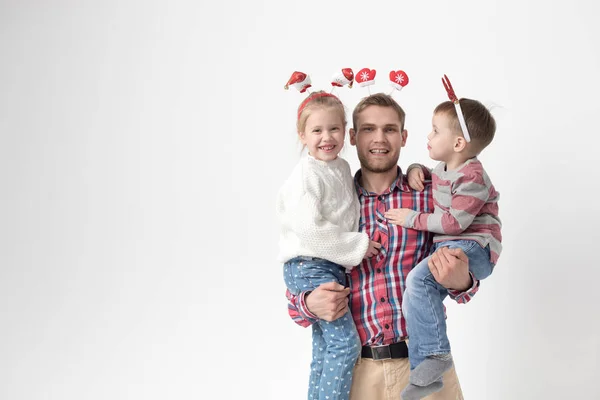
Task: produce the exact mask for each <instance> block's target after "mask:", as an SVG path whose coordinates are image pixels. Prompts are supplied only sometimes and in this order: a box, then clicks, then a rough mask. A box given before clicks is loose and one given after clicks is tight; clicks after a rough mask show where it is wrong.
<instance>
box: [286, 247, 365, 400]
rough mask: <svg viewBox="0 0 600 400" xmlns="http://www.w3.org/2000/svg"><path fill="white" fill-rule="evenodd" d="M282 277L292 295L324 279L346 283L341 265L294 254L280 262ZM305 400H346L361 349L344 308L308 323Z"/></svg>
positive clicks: (323, 281) (350, 317)
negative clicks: (309, 349) (335, 314)
mask: <svg viewBox="0 0 600 400" xmlns="http://www.w3.org/2000/svg"><path fill="white" fill-rule="evenodd" d="M283 277H284V279H285V283H286V285H287V287H288V289H289V290H290V292H291V293H292V294H295V295H297V294H299V293H301V292H304V291H307V290H314V289H316V288H317V287H318V286H319V285H321V284H323V283H326V282H337V283H339V284H341V285H344V286H346V271H345V269H344V267H342V266H340V265H338V264H334V263H332V262H330V261H327V260H323V259H320V258H315V257H296V258H294V259H292V260H290V261H288V262H286V263H285V264H284V268H283ZM312 341H313V343H312V345H313V349H312V361H311V364H310V379H309V381H308V382H309V383H308V399H309V400H316V399H320V400H325V399H329V400H337V399H343V400H347V399H348V397H349V395H350V385H351V384H352V369H353V368H354V364H355V363H356V360H357V359H358V355H359V354H360V350H361V343H360V338H359V336H358V332H357V331H356V326H355V325H354V321H353V320H352V315H350V311H348V312H347V313H346V314H345V315H344V316H342V317H341V318H338V319H336V320H335V321H332V322H327V321H323V320H319V321H318V322H317V323H314V324H313V325H312Z"/></svg>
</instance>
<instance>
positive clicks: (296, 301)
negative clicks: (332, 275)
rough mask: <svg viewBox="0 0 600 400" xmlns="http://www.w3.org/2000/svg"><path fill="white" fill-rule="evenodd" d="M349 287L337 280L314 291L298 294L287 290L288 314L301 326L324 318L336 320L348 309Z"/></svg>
mask: <svg viewBox="0 0 600 400" xmlns="http://www.w3.org/2000/svg"><path fill="white" fill-rule="evenodd" d="M349 293H350V289H349V288H344V286H342V285H340V284H339V283H336V282H328V283H324V284H322V285H320V286H319V287H318V288H316V289H315V290H313V291H309V292H302V293H300V294H298V295H297V296H294V295H293V294H291V293H290V291H289V290H287V291H286V296H287V298H288V314H289V315H290V317H291V318H292V320H294V322H296V323H297V324H298V325H300V326H304V327H306V326H310V325H312V324H313V323H315V322H316V321H317V319H322V320H325V321H334V320H336V319H338V318H340V317H341V316H342V315H344V314H346V312H347V311H348V294H349Z"/></svg>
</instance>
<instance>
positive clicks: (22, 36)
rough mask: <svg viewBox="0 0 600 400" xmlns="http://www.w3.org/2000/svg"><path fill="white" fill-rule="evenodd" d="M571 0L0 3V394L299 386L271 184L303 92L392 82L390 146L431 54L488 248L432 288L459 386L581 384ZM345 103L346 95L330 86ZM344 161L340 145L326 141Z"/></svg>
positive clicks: (589, 150)
mask: <svg viewBox="0 0 600 400" xmlns="http://www.w3.org/2000/svg"><path fill="white" fill-rule="evenodd" d="M597 7H598V6H597V4H596V3H595V2H593V1H591V0H590V1H584V0H575V1H561V2H556V3H549V2H544V1H529V2H528V1H512V0H506V1H498V2H490V1H486V2H482V1H475V0H471V1H434V2H426V1H422V2H417V1H412V2H398V1H388V2H374V3H369V2H358V1H347V2H339V3H333V2H328V1H327V2H326V1H314V2H313V1H305V2H282V1H274V0H271V1H263V2H243V1H240V0H238V1H235V2H214V3H210V4H209V3H208V2H197V1H189V2H182V1H168V2H167V1H164V2H158V1H132V0H120V1H115V0H111V1H96V2H92V1H52V2H50V1H16V0H14V1H6V0H5V1H1V2H0V55H1V62H0V185H1V186H0V190H1V192H0V193H1V196H0V217H1V218H0V399H3V400H18V399H27V400H29V399H32V400H33V399H36V400H37V399H44V400H45V399H52V400H75V399H78V400H79V399H86V400H87V399H90V400H91V399H94V400H95V399H136V400H137V399H145V400H149V399H176V398H177V399H209V398H210V399H239V398H261V399H304V398H305V388H306V381H307V373H308V363H309V358H310V331H309V330H308V329H302V328H300V327H298V326H296V325H295V324H293V323H292V322H291V320H289V318H288V316H287V311H286V300H285V297H284V291H285V287H284V284H283V279H282V276H281V266H280V265H279V263H278V262H277V261H276V260H275V256H276V253H277V238H278V232H277V221H276V219H275V215H274V199H275V195H276V192H277V190H278V187H279V185H280V184H281V183H282V182H283V180H284V179H285V177H286V176H287V175H288V173H289V172H290V170H291V168H292V167H293V165H294V164H295V163H296V161H297V159H298V157H299V152H300V147H299V146H298V143H297V140H296V137H295V131H294V128H295V126H294V124H295V112H296V108H297V106H298V104H299V103H300V102H301V101H302V99H303V98H304V95H301V94H299V93H298V92H297V91H296V90H294V89H293V90H290V91H285V90H283V86H284V84H285V83H286V81H287V79H288V78H289V76H290V74H291V73H292V72H293V71H294V70H298V71H304V72H307V73H309V74H310V75H311V77H312V80H313V83H314V87H315V88H316V89H319V88H321V89H325V90H329V89H330V87H331V86H330V84H329V82H330V77H331V76H332V75H333V73H334V72H335V71H337V70H339V69H340V68H344V67H350V68H353V69H354V71H355V72H356V71H358V70H359V69H361V68H363V67H369V68H375V69H377V70H378V71H379V72H378V75H377V78H376V84H375V85H374V86H372V87H371V88H372V92H375V91H384V92H389V90H390V86H389V85H388V83H387V75H388V73H389V71H390V70H392V69H394V70H396V69H403V70H405V71H406V72H407V73H408V75H409V77H410V84H409V85H408V86H407V87H406V88H405V89H404V90H403V91H402V92H400V93H398V94H397V95H396V98H397V99H398V100H399V101H400V103H401V104H402V106H403V107H404V108H405V110H406V112H407V122H406V127H407V129H408V131H409V138H408V144H407V147H406V148H405V149H403V151H402V154H401V158H400V165H401V167H403V168H406V166H408V164H410V163H412V162H417V161H418V162H421V163H424V164H427V165H429V166H433V165H434V163H433V161H431V160H429V159H428V157H427V152H426V148H425V143H426V138H425V137H426V134H427V133H428V132H429V126H430V118H431V112H432V110H433V108H434V107H435V106H436V105H437V104H438V103H440V102H441V101H444V100H445V92H444V89H443V87H442V85H441V81H440V78H441V76H442V75H443V74H444V73H446V74H448V76H449V77H450V79H451V80H452V82H453V84H454V87H455V89H456V92H457V94H458V95H459V96H464V97H470V98H475V99H478V100H481V101H482V102H484V104H486V105H488V106H490V107H493V108H492V112H493V114H494V115H495V117H496V120H497V123H498V130H497V136H496V139H495V140H494V143H493V144H492V145H491V146H490V147H489V148H488V149H486V150H485V152H484V153H483V154H482V156H481V160H482V161H483V162H484V164H485V166H486V168H487V170H488V172H489V175H490V177H491V178H492V180H493V181H494V184H495V186H496V188H497V189H498V190H499V191H500V193H501V203H500V207H501V217H502V220H503V223H504V228H503V234H504V246H505V250H504V252H503V255H502V257H501V259H500V262H499V264H498V266H497V268H496V272H495V274H494V275H493V276H492V277H491V278H490V279H489V280H487V281H485V282H484V283H483V285H482V288H481V290H480V293H479V294H478V295H477V296H476V297H475V299H474V301H473V302H472V303H471V304H470V305H468V306H456V305H454V304H450V303H448V318H449V319H448V321H449V335H450V339H451V343H452V345H453V353H454V355H455V362H456V367H457V370H458V373H459V377H460V380H461V383H462V386H463V390H464V393H465V397H466V399H469V400H470V399H478V400H479V399H490V400H494V399H503V400H505V399H564V398H569V399H575V398H585V399H598V398H600V388H599V386H598V376H600V366H599V361H598V359H599V358H600V349H599V342H600V340H599V336H600V322H599V317H598V316H599V315H600V313H599V312H598V309H597V306H596V304H597V295H596V293H595V292H596V288H597V287H598V282H599V278H600V273H599V272H598V268H599V267H600V266H599V265H598V262H597V260H598V257H597V246H598V234H597V230H598V227H599V226H600V225H599V223H600V220H599V214H598V208H597V204H596V200H597V198H598V197H596V196H597V193H598V183H597V179H596V177H597V175H596V174H595V172H596V171H595V168H593V165H592V161H593V160H596V159H597V158H598V156H597V153H598V146H599V145H600V140H598V134H599V133H598V132H599V131H598V123H597V121H598V115H599V114H600V101H599V96H600V84H599V83H598V80H599V75H598V72H599V71H600V58H599V56H600V51H599V49H600V43H599V42H600V40H599V39H600V29H599V28H598V25H597V20H596V16H597V13H598V11H597ZM336 92H337V93H338V94H339V95H340V97H341V98H342V100H343V101H344V102H345V104H346V106H347V107H348V111H351V110H352V108H353V107H354V105H355V104H356V103H357V102H358V101H359V99H360V98H361V97H363V96H365V95H366V94H367V89H364V88H363V89H361V88H359V87H354V88H352V89H348V88H343V89H341V90H337V91H336ZM343 155H344V157H345V158H346V159H348V160H349V161H350V163H351V165H352V166H353V168H354V169H356V168H357V167H358V161H357V158H356V155H355V152H354V148H352V147H350V146H349V145H348V148H347V149H346V150H345V151H344V153H343Z"/></svg>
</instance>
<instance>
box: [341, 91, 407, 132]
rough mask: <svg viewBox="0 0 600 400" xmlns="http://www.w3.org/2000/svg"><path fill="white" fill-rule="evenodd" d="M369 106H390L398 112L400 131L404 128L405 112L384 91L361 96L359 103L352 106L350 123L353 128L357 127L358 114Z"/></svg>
mask: <svg viewBox="0 0 600 400" xmlns="http://www.w3.org/2000/svg"><path fill="white" fill-rule="evenodd" d="M369 106H381V107H392V108H393V109H394V111H396V113H397V114H398V118H399V119H400V131H403V130H404V120H405V118H406V113H405V112H404V110H403V109H402V107H400V104H398V103H397V102H396V100H394V99H393V98H392V96H390V95H387V94H384V93H375V94H372V95H370V96H367V97H365V98H363V99H362V100H361V101H360V103H358V104H357V105H356V107H354V111H353V112H352V125H353V128H354V130H357V129H358V126H357V122H358V116H359V114H360V113H361V112H363V110H364V109H365V108H367V107H369Z"/></svg>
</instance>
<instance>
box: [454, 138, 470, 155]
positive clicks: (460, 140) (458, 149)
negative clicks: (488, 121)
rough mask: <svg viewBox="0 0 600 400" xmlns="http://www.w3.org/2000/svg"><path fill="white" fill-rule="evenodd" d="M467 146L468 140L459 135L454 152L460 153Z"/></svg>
mask: <svg viewBox="0 0 600 400" xmlns="http://www.w3.org/2000/svg"><path fill="white" fill-rule="evenodd" d="M465 147H467V140H466V139H465V138H464V137H462V136H457V137H456V140H455V141H454V152H455V153H460V152H461V151H463V150H464V149H465Z"/></svg>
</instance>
